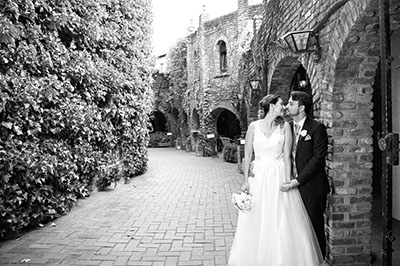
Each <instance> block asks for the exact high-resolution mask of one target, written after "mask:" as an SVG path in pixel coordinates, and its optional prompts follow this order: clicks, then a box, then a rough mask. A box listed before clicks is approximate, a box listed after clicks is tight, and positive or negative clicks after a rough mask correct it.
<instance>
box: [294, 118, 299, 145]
mask: <svg viewBox="0 0 400 266" xmlns="http://www.w3.org/2000/svg"><path fill="white" fill-rule="evenodd" d="M299 132H300V125H299V124H296V123H294V137H295V142H296V144H297V140H298V139H299Z"/></svg>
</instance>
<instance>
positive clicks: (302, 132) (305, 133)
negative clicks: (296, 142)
mask: <svg viewBox="0 0 400 266" xmlns="http://www.w3.org/2000/svg"><path fill="white" fill-rule="evenodd" d="M299 134H300V136H302V137H303V138H304V137H305V136H307V130H305V129H303V130H302V131H300V133H299Z"/></svg>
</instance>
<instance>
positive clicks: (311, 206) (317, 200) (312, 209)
mask: <svg viewBox="0 0 400 266" xmlns="http://www.w3.org/2000/svg"><path fill="white" fill-rule="evenodd" d="M326 198H327V196H326V195H322V196H316V197H303V196H302V199H303V202H304V205H305V207H306V209H307V212H308V215H309V216H310V219H311V223H312V225H313V227H314V231H315V234H316V235H317V239H318V243H319V247H320V248H321V252H322V256H323V257H324V258H325V254H326V239H325V222H324V212H325V208H326Z"/></svg>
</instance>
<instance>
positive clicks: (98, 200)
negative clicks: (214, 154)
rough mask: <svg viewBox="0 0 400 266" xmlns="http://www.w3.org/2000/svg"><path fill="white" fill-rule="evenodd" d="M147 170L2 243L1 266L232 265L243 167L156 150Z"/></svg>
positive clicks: (165, 150) (190, 154) (187, 154)
mask: <svg viewBox="0 0 400 266" xmlns="http://www.w3.org/2000/svg"><path fill="white" fill-rule="evenodd" d="M149 159H150V161H149V171H148V172H147V173H145V174H144V175H141V176H139V177H135V178H133V179H132V180H131V181H130V182H129V183H128V184H121V185H118V186H117V187H116V188H111V189H109V190H108V191H103V192H96V193H94V194H93V195H91V196H90V197H88V198H86V199H82V200H79V201H78V202H77V206H75V207H74V208H73V210H72V211H71V212H69V213H68V214H67V215H65V216H63V217H60V218H59V219H57V220H55V221H54V223H55V226H52V225H51V223H49V224H46V225H45V226H44V227H43V228H39V229H36V230H33V231H31V232H29V233H27V234H25V235H23V236H22V237H21V238H20V239H18V240H11V241H6V242H3V243H0V265H15V264H24V263H25V264H29V265H102V266H103V265H154V266H155V265H226V263H227V259H228V254H229V249H230V246H231V243H232V240H233V235H234V226H235V225H236V222H237V211H236V210H235V208H234V207H233V205H232V204H231V201H230V197H231V193H232V192H233V191H236V190H237V189H238V188H239V187H240V184H241V181H242V176H241V175H240V174H239V173H238V172H237V165H236V164H231V163H226V162H224V161H223V160H222V158H221V157H219V158H209V157H207V158H205V157H196V156H195V155H194V153H193V152H191V153H187V152H185V151H182V150H175V149H173V148H164V149H150V150H149Z"/></svg>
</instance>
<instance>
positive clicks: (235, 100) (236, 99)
mask: <svg viewBox="0 0 400 266" xmlns="http://www.w3.org/2000/svg"><path fill="white" fill-rule="evenodd" d="M242 100H243V93H240V92H239V93H238V94H236V95H234V96H233V103H232V105H233V107H235V108H237V107H238V106H239V105H240V104H241V102H242Z"/></svg>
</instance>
